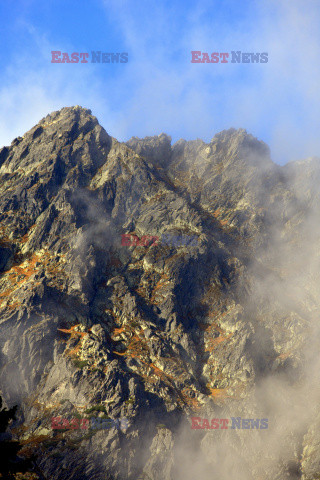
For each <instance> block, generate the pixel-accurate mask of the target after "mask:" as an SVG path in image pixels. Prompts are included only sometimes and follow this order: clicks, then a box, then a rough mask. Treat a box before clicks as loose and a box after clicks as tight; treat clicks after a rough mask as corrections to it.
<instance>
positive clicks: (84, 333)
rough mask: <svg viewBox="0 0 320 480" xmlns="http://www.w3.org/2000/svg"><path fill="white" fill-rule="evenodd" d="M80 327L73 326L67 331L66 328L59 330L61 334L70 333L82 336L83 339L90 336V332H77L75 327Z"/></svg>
mask: <svg viewBox="0 0 320 480" xmlns="http://www.w3.org/2000/svg"><path fill="white" fill-rule="evenodd" d="M77 326H79V325H73V326H72V327H70V328H69V329H66V328H58V329H57V330H59V331H60V332H63V333H68V334H70V335H72V336H77V335H78V336H80V337H81V338H83V337H85V336H86V335H88V332H78V331H77V330H75V327H77Z"/></svg>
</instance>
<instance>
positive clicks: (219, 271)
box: [0, 106, 320, 480]
mask: <svg viewBox="0 0 320 480" xmlns="http://www.w3.org/2000/svg"><path fill="white" fill-rule="evenodd" d="M319 181H320V160H319V159H318V158H315V157H313V158H308V159H306V160H302V161H297V162H292V163H289V164H287V165H285V166H279V165H276V164H274V163H273V161H272V159H271V157H270V151H269V148H268V146H267V145H266V144H265V143H263V142H261V141H259V140H257V139H256V138H254V137H253V136H252V135H250V134H248V133H247V132H246V131H245V130H243V129H240V130H235V129H233V128H231V129H229V130H224V131H222V132H220V133H218V134H217V135H215V136H214V137H213V138H212V140H211V141H210V142H209V143H205V142H204V141H202V140H199V139H198V140H194V141H185V140H179V141H178V142H176V143H175V144H173V145H172V142H171V137H170V136H168V135H166V134H164V133H162V134H161V135H158V136H157V135H156V136H154V137H146V138H143V139H141V138H137V137H133V138H131V139H130V140H129V141H128V142H126V143H123V142H118V141H117V140H116V139H115V138H113V137H111V136H110V135H109V134H108V133H107V132H106V131H105V130H104V129H103V128H102V127H101V126H100V125H99V123H98V121H97V119H96V118H95V117H94V116H93V115H92V113H91V111H90V110H87V109H84V108H82V107H79V106H76V107H68V108H62V109H61V110H59V111H57V112H53V113H51V114H50V115H48V116H47V117H45V118H43V119H42V120H41V121H40V122H39V123H38V124H37V125H36V126H35V127H33V128H32V129H31V130H29V131H28V132H27V133H26V134H25V135H24V136H23V137H18V138H16V139H14V140H13V142H12V143H11V145H10V146H7V147H4V148H2V149H1V150H0V361H1V370H0V386H1V392H0V393H1V397H2V399H3V401H4V402H5V404H6V405H7V407H8V408H11V407H13V406H14V405H18V409H17V411H16V416H15V419H14V420H12V421H11V423H10V425H9V429H8V430H7V433H6V434H2V436H3V435H6V436H8V435H9V436H10V438H11V439H12V441H17V442H19V443H20V445H21V449H20V451H19V453H18V455H19V458H21V459H27V460H28V459H29V460H30V461H31V467H30V468H29V471H28V472H26V473H24V474H23V475H24V477H21V476H18V475H19V474H15V475H16V476H15V478H30V479H40V480H42V479H45V480H49V479H50V480H62V479H68V480H89V479H90V480H100V479H101V480H102V479H103V480H106V479H109V480H191V479H195V478H197V479H199V480H209V479H210V480H211V479H219V480H230V479H232V478H236V479H237V480H270V479H272V480H284V479H293V480H294V479H301V480H315V479H317V478H320V450H319V445H320V430H319V427H320V407H319V405H320V402H319V401H320V387H319V385H320V383H319V367H320V362H319V339H320V335H319V333H320V332H319V314H320V304H319V299H320V295H319V280H320V268H319V267H320V248H319V247H320V226H319V218H320V203H319ZM128 238H129V240H130V238H131V239H134V240H132V241H129V242H126V241H123V240H124V239H126V240H127V239H128ZM150 238H157V241H156V242H155V241H153V242H149V239H150ZM164 238H165V239H166V240H167V241H162V239H164ZM168 238H169V239H170V238H171V241H168ZM179 239H183V241H180V240H179ZM188 239H192V241H190V242H189V241H188ZM0 471H2V470H1V468H0ZM21 475H22V474H21Z"/></svg>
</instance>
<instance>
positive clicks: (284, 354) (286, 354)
mask: <svg viewBox="0 0 320 480" xmlns="http://www.w3.org/2000/svg"><path fill="white" fill-rule="evenodd" d="M291 353H292V351H291V350H289V351H288V352H284V353H281V354H280V355H279V358H281V360H285V359H286V358H288V357H289V356H290V355H291Z"/></svg>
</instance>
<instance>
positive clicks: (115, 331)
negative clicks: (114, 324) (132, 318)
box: [112, 327, 125, 337]
mask: <svg viewBox="0 0 320 480" xmlns="http://www.w3.org/2000/svg"><path fill="white" fill-rule="evenodd" d="M124 331H125V328H124V327H121V328H115V329H114V330H113V332H112V336H114V337H116V336H117V335H120V333H122V332H124Z"/></svg>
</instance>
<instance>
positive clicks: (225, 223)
mask: <svg viewBox="0 0 320 480" xmlns="http://www.w3.org/2000/svg"><path fill="white" fill-rule="evenodd" d="M228 223H229V222H228V220H221V221H220V225H222V226H224V225H228Z"/></svg>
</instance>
